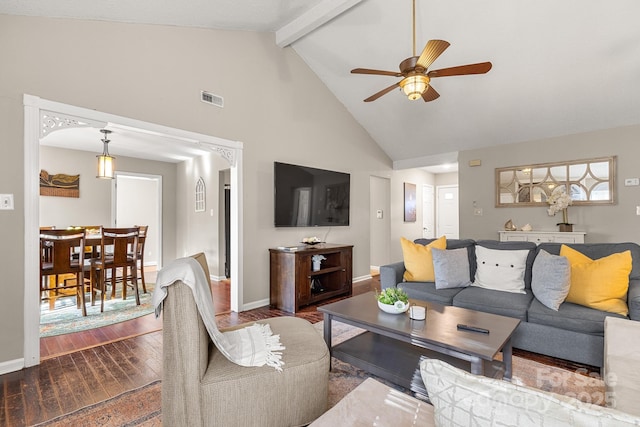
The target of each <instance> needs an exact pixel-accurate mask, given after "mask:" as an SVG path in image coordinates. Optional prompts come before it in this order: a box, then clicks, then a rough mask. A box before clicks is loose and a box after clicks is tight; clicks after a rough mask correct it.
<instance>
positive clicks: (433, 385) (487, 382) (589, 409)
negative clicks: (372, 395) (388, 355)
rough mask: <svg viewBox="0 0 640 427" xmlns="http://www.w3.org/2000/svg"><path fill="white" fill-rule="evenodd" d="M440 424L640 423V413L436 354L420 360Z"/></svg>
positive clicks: (454, 426)
mask: <svg viewBox="0 0 640 427" xmlns="http://www.w3.org/2000/svg"><path fill="white" fill-rule="evenodd" d="M420 374H421V375H422V380H423V381H424V384H425V386H426V388H427V393H428V394H429V399H430V400H431V403H432V404H433V407H434V421H435V425H436V426H442V427H444V426H446V427H457V426H460V427H468V426H480V427H482V426H487V427H489V426H503V427H509V426H513V427H544V426H567V427H571V426H599V427H614V426H617V427H623V426H638V425H640V418H637V417H634V416H632V415H628V414H625V413H623V412H620V411H616V410H614V409H610V408H605V407H602V406H598V405H592V404H589V403H583V402H580V401H579V400H577V399H574V398H572V397H567V396H561V395H558V394H553V393H548V392H544V391H541V390H536V389H533V388H529V387H526V386H518V385H515V384H512V383H510V382H507V381H503V380H497V379H493V378H487V377H483V376H480V375H472V374H470V373H468V372H465V371H463V370H461V369H458V368H454V367H453V366H451V365H448V364H446V363H445V362H442V361H441V360H436V359H425V360H423V361H422V362H421V363H420Z"/></svg>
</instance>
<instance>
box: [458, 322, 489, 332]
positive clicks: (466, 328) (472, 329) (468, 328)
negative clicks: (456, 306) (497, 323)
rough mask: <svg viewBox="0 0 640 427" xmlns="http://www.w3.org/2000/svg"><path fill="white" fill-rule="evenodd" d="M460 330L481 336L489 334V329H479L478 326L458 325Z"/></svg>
mask: <svg viewBox="0 0 640 427" xmlns="http://www.w3.org/2000/svg"><path fill="white" fill-rule="evenodd" d="M458 330H461V331H469V332H479V333H481V334H488V333H489V330H488V329H484V328H479V327H477V326H469V325H463V324H458Z"/></svg>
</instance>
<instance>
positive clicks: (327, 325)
mask: <svg viewBox="0 0 640 427" xmlns="http://www.w3.org/2000/svg"><path fill="white" fill-rule="evenodd" d="M332 318H333V316H332V315H331V314H329V313H324V325H323V328H324V342H325V343H327V347H329V370H331V319H332Z"/></svg>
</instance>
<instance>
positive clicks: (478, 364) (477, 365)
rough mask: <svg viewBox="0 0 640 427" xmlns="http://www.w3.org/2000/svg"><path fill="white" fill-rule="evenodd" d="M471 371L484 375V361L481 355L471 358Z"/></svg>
mask: <svg viewBox="0 0 640 427" xmlns="http://www.w3.org/2000/svg"><path fill="white" fill-rule="evenodd" d="M471 373H472V374H474V375H484V361H483V360H482V359H480V358H479V357H474V358H472V359H471Z"/></svg>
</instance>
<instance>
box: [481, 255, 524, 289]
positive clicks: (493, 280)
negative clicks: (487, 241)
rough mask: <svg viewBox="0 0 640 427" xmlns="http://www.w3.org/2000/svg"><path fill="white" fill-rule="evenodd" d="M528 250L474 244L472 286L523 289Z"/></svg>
mask: <svg viewBox="0 0 640 427" xmlns="http://www.w3.org/2000/svg"><path fill="white" fill-rule="evenodd" d="M528 255H529V250H499V249H488V248H485V247H484V246H479V245H478V246H476V263H477V268H476V277H475V280H474V281H473V284H472V286H477V287H479V288H485V289H493V290H496V291H505V292H513V293H518V294H524V293H526V292H525V291H524V272H525V270H526V267H527V256H528Z"/></svg>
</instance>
